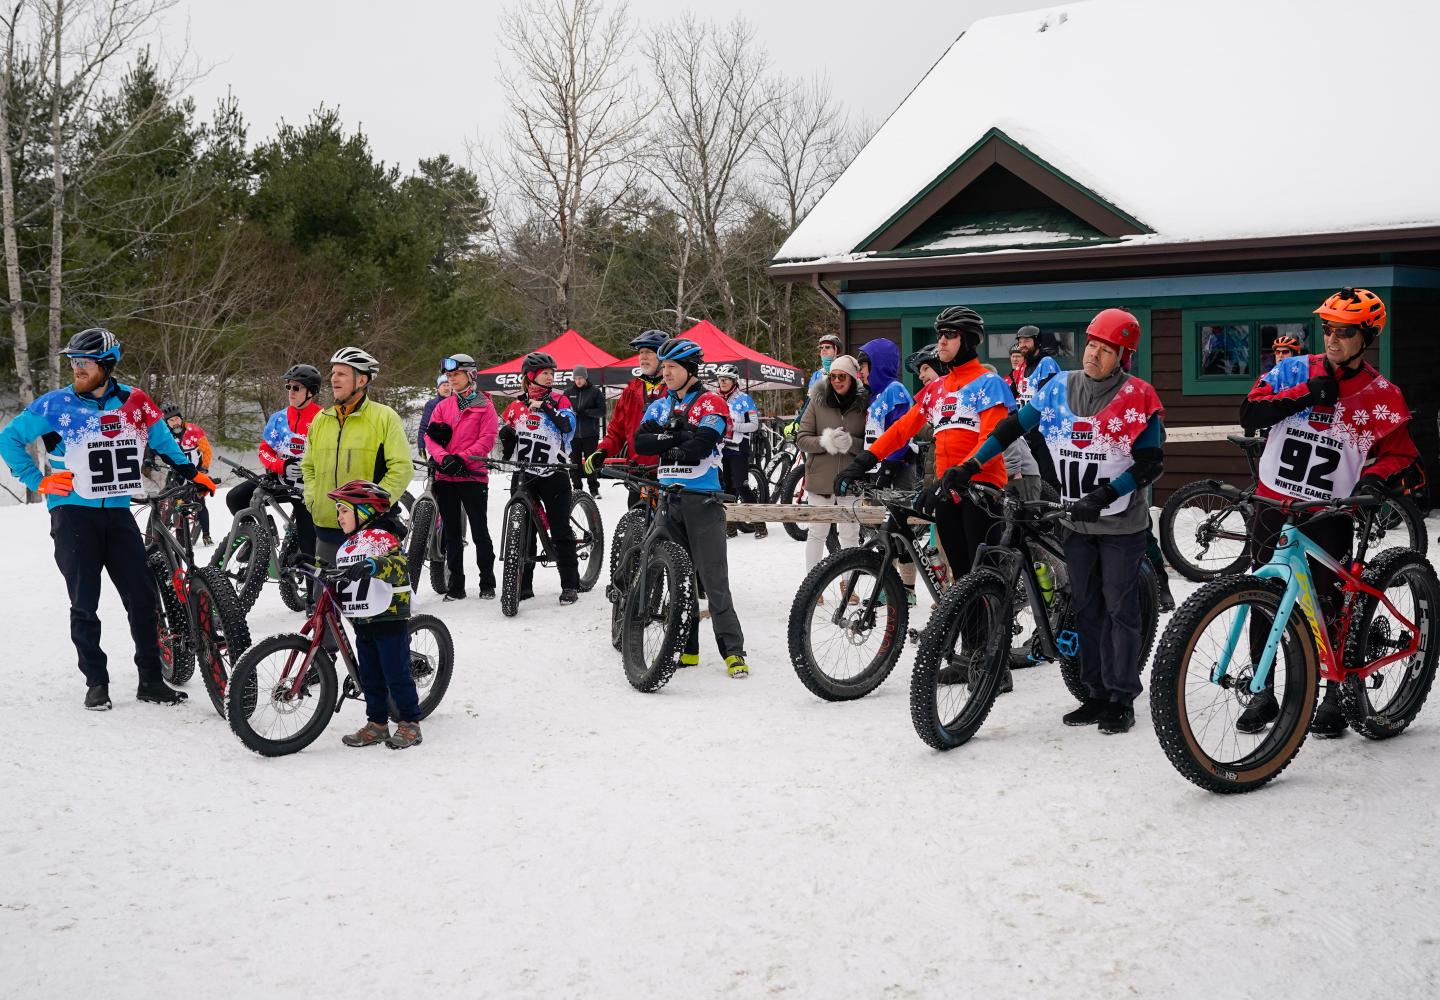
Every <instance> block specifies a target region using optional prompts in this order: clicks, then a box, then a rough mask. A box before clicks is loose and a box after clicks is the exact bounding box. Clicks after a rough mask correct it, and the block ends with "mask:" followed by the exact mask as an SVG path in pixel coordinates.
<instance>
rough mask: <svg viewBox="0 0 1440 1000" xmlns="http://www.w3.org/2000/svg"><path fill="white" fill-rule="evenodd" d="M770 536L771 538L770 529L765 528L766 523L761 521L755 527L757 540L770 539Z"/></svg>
mask: <svg viewBox="0 0 1440 1000" xmlns="http://www.w3.org/2000/svg"><path fill="white" fill-rule="evenodd" d="M769 536H770V529H769V528H767V527H766V526H765V522H764V521H761V522H760V523H759V524H757V525H755V537H756V538H768V537H769Z"/></svg>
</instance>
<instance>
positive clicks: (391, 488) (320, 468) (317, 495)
mask: <svg viewBox="0 0 1440 1000" xmlns="http://www.w3.org/2000/svg"><path fill="white" fill-rule="evenodd" d="M379 373H380V363H379V362H378V361H376V360H375V358H374V357H372V356H371V355H370V354H369V353H367V352H366V351H362V350H361V349H360V348H358V347H342V348H341V349H340V350H338V351H336V352H335V356H334V357H332V358H331V359H330V391H331V392H332V393H333V394H334V396H335V405H333V406H331V407H328V408H327V409H324V410H321V411H320V412H319V413H317V414H316V415H315V419H314V420H313V421H311V423H310V431H309V433H308V434H307V435H306V439H305V456H304V458H302V459H301V461H300V470H301V474H302V475H303V476H304V480H305V507H306V508H307V509H308V510H309V511H310V516H311V517H312V518H314V520H315V555H316V557H317V558H318V559H319V560H320V561H321V562H326V563H328V562H331V561H332V560H333V559H334V556H335V550H336V549H337V548H338V547H339V546H340V544H341V543H342V542H343V541H344V540H345V533H344V532H343V531H341V530H340V522H339V520H338V519H337V518H336V516H335V504H334V503H333V502H332V501H331V500H330V499H329V496H328V494H329V493H330V491H331V490H334V489H337V488H339V487H340V486H342V485H343V484H345V483H348V482H350V481H351V480H354V479H366V480H369V481H370V482H373V483H378V484H379V485H380V486H382V487H384V489H385V490H386V491H387V492H388V493H389V494H390V497H391V500H392V501H393V502H395V503H397V504H398V503H399V502H400V494H401V493H403V492H405V487H407V486H408V485H410V480H411V478H412V477H413V475H414V469H413V468H412V466H411V464H410V459H411V454H410V442H409V441H408V440H407V439H406V437H405V425H404V424H403V423H401V421H400V416H399V414H397V413H396V412H395V411H394V410H392V409H390V407H388V406H385V405H384V404H382V403H377V402H375V401H374V400H372V399H370V398H369V397H368V396H367V395H366V389H367V388H368V387H369V385H370V380H371V379H373V378H374V377H375V376H376V375H378V374H379Z"/></svg>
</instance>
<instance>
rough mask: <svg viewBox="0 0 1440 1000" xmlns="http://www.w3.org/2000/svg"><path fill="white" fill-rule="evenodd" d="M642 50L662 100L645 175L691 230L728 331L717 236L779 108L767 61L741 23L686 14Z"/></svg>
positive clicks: (733, 217)
mask: <svg viewBox="0 0 1440 1000" xmlns="http://www.w3.org/2000/svg"><path fill="white" fill-rule="evenodd" d="M644 50H645V55H646V57H647V59H648V60H649V62H650V68H651V71H652V75H653V77H654V82H655V86H656V88H657V90H658V92H659V94H660V102H659V110H658V113H657V115H656V116H655V119H656V120H655V122H654V128H653V129H652V132H651V137H650V142H649V144H648V145H649V148H650V150H651V152H652V157H651V159H650V169H651V173H652V174H653V176H654V177H655V180H656V182H657V183H659V185H660V186H661V187H662V188H663V189H664V191H665V192H666V194H667V195H668V196H669V197H670V199H671V200H672V201H673V202H674V204H675V206H676V207H677V208H678V209H679V211H680V212H681V214H682V215H683V216H684V218H685V220H686V223H687V225H688V226H689V227H690V228H691V230H692V232H693V235H694V238H695V243H696V244H697V245H698V248H699V250H700V252H701V253H702V255H703V256H704V257H705V260H706V266H707V270H708V271H709V274H710V280H711V281H712V283H713V284H714V286H715V290H716V291H717V293H718V294H719V296H720V302H721V308H722V309H723V311H724V315H725V324H726V326H727V328H729V327H731V326H733V325H734V323H735V315H736V302H735V294H734V291H733V289H732V288H731V283H730V279H729V277H728V276H727V274H726V266H725V264H726V255H725V245H724V239H723V236H724V233H725V230H726V228H727V227H728V226H730V225H732V224H734V223H735V222H736V221H737V216H738V212H739V210H740V208H741V205H740V197H739V195H740V193H741V188H742V181H743V174H744V170H745V168H746V166H747V165H748V163H749V160H750V156H751V153H752V151H753V150H754V147H755V143H756V142H757V140H758V139H759V136H760V132H761V129H763V128H764V127H765V125H766V124H767V123H768V122H769V121H770V118H771V116H772V115H773V114H774V108H775V105H776V102H777V100H778V95H777V94H776V93H775V92H774V91H773V90H772V89H771V87H770V81H768V80H767V77H766V70H767V67H768V64H769V57H768V56H767V55H766V53H765V50H764V49H763V48H762V47H760V45H759V44H758V43H757V42H756V41H755V29H754V27H753V26H752V25H751V24H750V23H749V22H748V21H746V20H745V19H744V18H740V17H737V18H735V20H733V21H731V22H730V23H729V24H727V25H723V26H721V25H716V24H714V23H712V22H708V21H700V20H698V19H697V18H696V17H695V16H694V15H693V14H690V13H686V14H683V15H681V16H680V17H679V18H678V19H677V20H675V21H671V22H669V23H668V24H664V25H661V26H660V27H657V28H655V29H653V30H652V31H651V32H650V33H649V34H648V35H647V36H646V39H645V45H644ZM682 273H683V270H682ZM680 291H683V289H681V290H680ZM677 298H683V295H680V294H677ZM678 308H679V305H678V304H677V310H678Z"/></svg>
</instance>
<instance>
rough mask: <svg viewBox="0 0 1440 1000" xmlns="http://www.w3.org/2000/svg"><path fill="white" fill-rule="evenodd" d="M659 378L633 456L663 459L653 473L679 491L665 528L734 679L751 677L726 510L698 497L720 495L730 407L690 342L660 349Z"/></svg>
mask: <svg viewBox="0 0 1440 1000" xmlns="http://www.w3.org/2000/svg"><path fill="white" fill-rule="evenodd" d="M658 353H659V356H660V375H661V377H662V378H663V379H664V380H665V387H666V389H667V390H669V391H668V393H667V394H666V395H665V396H662V397H661V398H659V399H657V400H655V401H654V402H652V403H651V404H650V405H649V406H648V407H646V409H645V416H644V417H643V419H642V420H641V423H640V426H639V428H638V429H636V431H635V451H636V452H637V453H639V454H641V455H658V456H660V465H659V467H658V469H657V470H656V474H657V476H658V478H659V481H660V482H661V483H662V484H665V485H673V484H679V485H681V486H684V487H686V488H687V489H689V490H693V491H695V492H693V493H681V494H680V495H678V496H677V497H675V499H674V500H673V501H671V503H670V506H669V507H668V509H667V511H666V514H665V525H664V527H665V530H666V533H667V534H669V536H670V537H671V538H672V539H674V540H675V542H676V543H678V544H679V545H681V546H683V547H684V549H685V551H686V552H688V553H690V560H691V562H692V563H694V566H695V576H696V577H697V578H699V580H700V586H701V587H702V588H703V589H704V591H705V598H706V601H707V603H708V605H709V609H710V624H711V625H712V626H713V628H714V630H715V644H716V645H717V646H719V647H720V655H721V656H723V657H724V658H725V669H726V671H727V672H728V673H729V674H730V676H731V677H737V678H738V677H746V676H749V673H750V666H749V664H747V663H746V662H745V633H744V632H743V631H742V630H741V628H740V618H739V616H738V615H736V614H735V604H734V602H733V601H732V600H731V599H730V561H729V555H728V553H727V552H726V549H725V507H724V505H723V504H721V503H720V502H719V501H717V500H715V499H713V498H711V497H707V496H703V495H698V494H704V493H719V492H721V489H720V469H721V466H722V460H721V455H720V443H721V441H723V440H724V438H725V430H726V427H727V425H728V423H729V420H730V407H729V406H728V405H726V403H725V400H724V399H722V398H720V396H719V395H718V394H717V393H714V392H711V391H709V390H708V389H706V388H705V386H704V385H702V384H701V382H700V365H701V364H702V363H703V362H704V361H705V354H704V351H703V350H701V347H700V345H699V344H697V343H695V341H693V340H685V339H683V338H676V337H672V338H670V339H669V340H667V341H665V343H664V344H662V345H660V350H659V352H658ZM697 632H698V630H697V629H691V630H690V635H689V637H688V638H687V639H686V641H685V651H684V653H683V654H682V655H681V657H680V665H681V666H682V667H690V666H694V665H695V664H697V663H699V662H700V640H699V636H698V635H697Z"/></svg>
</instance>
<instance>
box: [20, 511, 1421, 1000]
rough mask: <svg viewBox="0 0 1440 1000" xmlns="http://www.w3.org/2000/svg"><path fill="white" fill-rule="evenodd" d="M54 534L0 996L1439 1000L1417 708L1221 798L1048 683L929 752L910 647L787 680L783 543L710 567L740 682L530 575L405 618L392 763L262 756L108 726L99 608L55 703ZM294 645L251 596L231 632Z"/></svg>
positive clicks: (204, 729)
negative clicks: (438, 626)
mask: <svg viewBox="0 0 1440 1000" xmlns="http://www.w3.org/2000/svg"><path fill="white" fill-rule="evenodd" d="M607 492H608V493H609V495H608V496H607V497H606V498H605V500H604V501H603V504H602V506H603V509H604V511H605V514H606V518H607V522H608V523H612V524H613V520H614V518H615V517H616V516H618V513H619V510H620V508H619V503H620V497H619V491H618V490H615V489H613V488H611V489H608V490H607ZM503 496H504V494H503V493H502V494H501V496H500V498H499V499H503ZM214 506H215V509H216V510H217V512H218V514H219V516H218V517H217V526H216V531H215V534H216V536H217V537H218V536H219V534H220V533H221V529H222V528H223V524H224V522H225V521H226V516H225V514H224V505H223V503H221V502H218V501H217V502H216V503H215V504H214ZM499 506H500V504H499V503H498V502H496V501H495V500H492V508H491V515H492V517H491V519H492V523H494V522H495V521H496V520H497V517H498V512H499V511H498V508H499ZM1434 526H1435V523H1434V522H1432V528H1433V527H1434ZM47 528H48V522H47V518H46V515H45V513H44V511H43V510H40V509H36V508H13V507H12V508H6V509H3V510H0V537H3V538H4V539H5V547H6V560H7V572H6V573H4V575H3V580H0V606H3V607H5V608H6V609H7V610H8V612H9V614H8V616H7V625H8V628H7V633H8V635H7V639H8V642H7V646H8V650H9V653H10V655H9V657H8V662H7V664H6V667H5V674H6V680H7V682H8V683H7V690H8V692H9V695H8V698H7V699H6V701H7V703H8V704H9V706H10V707H11V712H10V715H9V717H8V718H9V720H10V721H9V724H10V726H11V735H10V737H9V738H8V739H6V740H5V741H4V744H3V748H0V789H3V799H4V803H5V808H4V809H3V810H0V860H3V868H0V997H5V998H10V997H16V998H21V997H23V998H26V1000H31V998H34V1000H39V998H43V997H64V998H69V997H82V996H91V997H103V998H121V997H145V998H168V997H187V998H188V997H196V996H215V997H251V996H254V997H259V996H265V997H306V998H314V997H328V996H340V995H360V994H361V992H362V991H363V992H365V993H369V992H370V991H372V990H376V989H378V990H384V991H385V992H386V993H389V992H391V991H393V990H400V991H407V992H406V994H405V995H409V996H419V997H426V998H432V997H516V996H526V997H528V996H536V997H539V996H544V997H556V996H567V997H569V996H574V997H593V996H626V997H628V996H682V995H683V996H690V997H708V996H716V995H732V996H737V997H750V996H759V995H763V994H779V993H785V994H788V995H791V996H800V997H827V998H829V997H867V998H868V997H881V996H917V997H929V996H939V995H942V994H947V995H952V996H953V995H959V996H1002V995H1004V996H1065V997H1114V996H1119V995H1135V996H1166V997H1173V996H1185V997H1189V996H1197V997H1198V996H1205V997H1275V996H1304V995H1315V994H1318V993H1320V992H1321V991H1323V993H1324V994H1325V995H1343V996H1346V997H1347V998H1360V997H1387V998H1389V997H1421V996H1434V995H1436V989H1437V979H1440V933H1437V931H1436V926H1437V922H1440V920H1437V918H1440V888H1437V883H1440V879H1437V876H1440V854H1437V841H1440V833H1437V825H1440V824H1437V819H1440V816H1437V803H1440V776H1437V775H1440V769H1437V767H1436V763H1435V762H1436V751H1437V749H1440V725H1437V718H1440V708H1437V707H1436V706H1435V705H1433V704H1432V705H1431V706H1429V707H1428V708H1427V711H1426V712H1425V713H1424V714H1422V716H1421V718H1420V720H1419V721H1418V723H1417V724H1416V725H1415V726H1414V727H1413V728H1412V729H1411V731H1410V732H1409V733H1408V734H1406V735H1405V736H1403V737H1402V738H1400V739H1398V740H1395V741H1392V742H1389V743H1368V742H1366V741H1364V740H1362V739H1359V738H1357V737H1355V736H1353V735H1351V736H1349V737H1347V738H1346V739H1344V740H1340V741H1334V742H1328V743H1327V742H1321V741H1312V742H1307V743H1306V745H1305V747H1304V748H1303V750H1302V751H1301V755H1300V757H1299V758H1298V759H1297V760H1296V762H1295V763H1294V764H1292V765H1291V767H1290V768H1289V769H1288V770H1287V771H1286V772H1285V774H1284V775H1283V777H1282V778H1280V779H1279V780H1277V781H1276V782H1274V783H1273V784H1272V785H1271V786H1269V787H1267V788H1265V789H1263V790H1261V791H1259V792H1257V793H1255V794H1252V795H1247V796H1238V797H1220V796H1214V795H1210V794H1207V793H1205V792H1202V791H1200V790H1198V789H1196V788H1195V787H1193V786H1192V785H1190V784H1189V783H1188V782H1186V781H1184V780H1182V779H1181V778H1180V777H1179V776H1178V775H1177V774H1176V772H1175V771H1174V770H1172V769H1171V767H1170V765H1169V763H1168V762H1167V761H1166V759H1165V757H1164V755H1163V753H1162V752H1161V750H1160V748H1159V746H1158V744H1157V743H1156V741H1155V739H1154V736H1153V733H1152V730H1151V727H1150V722H1149V718H1148V711H1147V709H1146V707H1145V702H1144V701H1143V700H1142V701H1141V702H1140V703H1139V704H1138V705H1137V708H1140V709H1141V711H1140V719H1139V723H1138V725H1137V726H1136V728H1135V730H1134V731H1133V732H1132V733H1130V734H1129V735H1126V736H1120V737H1113V738H1105V737H1101V736H1100V735H1099V734H1098V733H1097V732H1096V731H1095V730H1094V729H1066V728H1065V727H1064V726H1062V725H1060V722H1059V716H1060V715H1061V713H1062V712H1064V711H1066V710H1067V708H1068V707H1069V700H1068V698H1067V696H1066V694H1065V691H1064V688H1063V685H1062V684H1061V683H1060V680H1059V678H1058V676H1056V675H1055V674H1054V673H1053V672H1052V671H1051V670H1046V669H1043V668H1042V669H1037V670H1032V671H1026V672H1023V673H1019V674H1017V675H1016V691H1015V693H1014V694H1012V695H1007V696H1004V697H1003V698H1002V700H1001V701H1000V702H999V703H998V705H997V707H996V709H995V711H994V713H993V714H992V715H991V718H990V721H989V722H988V723H987V725H986V726H985V728H984V729H983V730H982V731H981V733H980V735H979V736H977V737H976V738H975V739H974V740H973V741H972V742H971V743H970V744H968V745H967V746H965V747H963V748H961V749H960V750H958V751H955V752H953V753H949V754H938V753H935V752H932V751H930V750H928V749H927V748H926V747H925V746H924V745H923V744H921V742H920V741H919V740H918V739H917V738H916V736H915V734H914V732H913V731H912V729H911V726H910V721H909V713H908V707H907V686H908V679H909V664H910V659H911V658H910V656H909V655H908V654H907V656H906V657H905V659H903V660H902V661H901V664H900V666H899V667H897V669H896V671H895V674H894V675H893V676H892V677H891V679H890V680H889V681H887V683H886V684H885V686H884V687H882V688H881V689H880V690H879V691H877V692H876V693H875V694H874V695H872V696H871V697H869V698H867V699H865V700H863V701H860V702H856V703H851V704H844V705H830V704H825V703H822V702H820V701H818V700H816V699H815V698H814V697H812V696H811V695H810V694H808V693H807V692H806V691H805V689H804V688H803V687H801V685H800V683H799V682H798V681H797V680H796V678H795V676H794V675H793V673H792V671H791V669H790V668H789V666H788V665H787V664H786V661H785V642H784V626H785V617H786V613H787V611H788V608H789V604H790V600H791V598H792V596H793V593H794V588H795V586H796V584H797V583H798V582H799V579H800V577H801V575H802V566H801V563H802V546H801V545H799V544H798V543H796V542H793V541H791V540H790V539H789V538H787V537H786V536H785V535H784V534H783V533H780V532H776V533H775V534H772V535H771V536H770V538H769V539H767V540H764V541H756V540H754V539H751V538H748V537H743V536H742V537H741V538H740V539H739V540H738V541H737V542H736V543H735V544H734V545H733V547H732V549H731V571H732V577H733V578H734V579H735V580H736V581H737V583H736V586H735V597H736V603H737V605H738V607H739V611H740V614H741V617H742V621H743V623H744V625H745V628H746V633H747V639H748V642H747V646H748V649H749V651H750V654H751V656H750V659H751V664H752V669H753V671H754V673H753V674H752V675H751V677H750V679H749V680H748V681H732V680H729V679H728V678H727V677H726V676H725V674H724V671H723V667H722V665H721V663H720V661H719V657H718V656H717V655H716V653H715V650H714V646H713V642H712V641H711V638H710V635H709V631H708V625H707V626H706V634H705V643H704V647H703V649H704V654H705V659H704V662H703V664H702V667H701V668H700V669H698V670H691V671H688V672H683V673H681V674H680V675H678V676H677V677H676V679H675V680H674V681H673V682H672V683H671V684H670V685H669V686H668V687H667V688H665V689H664V691H663V692H661V693H660V694H657V695H651V696H646V695H641V694H638V693H637V692H635V691H634V690H632V689H631V688H630V687H629V685H628V684H626V682H625V680H624V677H623V675H622V673H621V669H620V664H619V657H618V654H616V653H614V652H613V651H612V650H611V648H610V646H609V643H608V641H607V640H608V633H607V618H606V611H607V606H606V604H605V602H604V599H603V597H602V596H601V594H600V593H599V592H594V593H591V594H588V595H585V596H583V597H582V599H581V602H580V604H579V605H578V606H576V607H574V608H562V607H560V606H558V604H556V601H555V598H556V595H557V593H558V585H557V581H556V578H555V577H554V575H553V573H549V572H548V571H544V570H542V571H541V572H540V574H539V576H538V578H537V589H538V591H539V593H538V596H537V597H536V599H535V600H533V601H530V602H527V603H525V604H524V605H522V609H521V613H520V616H519V617H518V618H516V619H510V620H507V619H504V618H502V617H501V616H500V611H499V608H498V607H497V605H496V604H495V603H492V602H480V601H478V600H471V601H467V602H465V603H463V604H459V605H443V606H442V605H441V604H440V601H439V599H438V597H436V596H435V595H433V594H431V593H430V592H429V591H428V589H427V590H425V591H424V592H423V593H422V596H421V597H420V598H419V599H418V602H417V606H418V607H419V608H420V609H423V610H425V611H430V612H436V613H439V614H441V615H442V616H443V617H444V618H445V619H446V621H447V623H448V624H449V626H450V628H451V630H452V632H453V633H454V635H455V638H456V645H457V652H458V663H457V668H456V674H455V681H454V683H453V685H452V687H451V689H450V693H449V695H448V696H447V698H446V701H445V703H444V704H443V705H442V706H441V707H440V709H439V711H438V712H437V713H436V714H435V715H434V716H433V717H432V718H431V719H430V721H428V722H427V723H426V725H425V737H426V741H425V744H424V745H423V746H421V747H419V748H417V749H415V750H412V751H409V752H405V753H394V752H390V751H387V750H384V749H375V750H369V751H366V752H359V751H354V750H349V749H346V748H344V747H342V746H341V745H340V743H339V738H340V735H341V734H342V733H343V732H345V731H347V730H349V729H353V728H355V727H356V726H358V725H359V724H360V722H361V721H362V718H363V715H362V712H361V709H360V707H359V706H358V705H356V704H350V705H347V707H346V709H345V711H344V712H343V713H342V715H341V716H340V717H339V718H338V719H337V720H335V722H334V723H332V725H331V727H330V728H329V729H328V730H327V731H326V732H325V734H324V735H323V736H322V737H321V739H320V740H319V741H318V742H317V743H316V744H314V745H313V746H312V747H311V748H310V749H309V750H306V751H305V752H304V753H302V754H300V755H298V756H294V757H288V758H282V759H277V760H265V759H262V758H260V757H257V756H255V755H254V754H252V753H250V752H249V751H248V750H246V749H245V748H244V747H242V746H241V745H240V743H239V742H238V741H237V740H236V739H235V738H234V737H233V736H232V735H231V733H230V731H229V729H228V728H227V727H226V725H225V724H224V722H223V721H222V720H221V719H220V718H219V717H217V716H216V715H215V714H214V713H213V712H212V711H211V710H210V707H209V704H208V701H207V700H206V698H205V695H204V691H203V688H202V687H201V685H200V684H199V681H198V680H196V681H193V682H192V683H191V684H190V690H191V701H190V703H189V704H188V705H186V706H184V707H182V708H180V709H163V708H159V707H156V706H151V705H140V704H138V703H136V702H135V701H134V700H133V697H132V691H133V687H132V685H133V681H134V672H133V668H132V667H131V665H130V654H131V650H130V646H129V637H128V633H127V631H126V629H125V627H124V619H123V614H122V613H121V611H120V607H119V602H118V600H117V599H116V598H115V596H114V594H113V592H107V594H106V596H105V600H104V603H103V605H102V615H103V617H104V619H105V625H106V634H105V642H106V646H107V649H108V650H109V652H110V656H111V669H112V674H113V678H114V684H113V685H112V689H113V693H114V695H115V696H116V708H115V711H113V712H111V713H98V714H92V713H87V712H85V711H83V710H82V709H81V706H80V701H81V698H82V697H83V694H84V688H83V686H82V684H81V677H80V675H79V674H78V672H76V670H75V669H74V654H73V651H72V647H71V646H70V644H69V641H68V636H67V613H66V601H65V596H64V590H63V588H62V585H61V579H60V575H59V573H58V572H57V571H56V569H55V567H54V564H53V562H52V560H51V555H50V542H49V539H48V538H47V537H46V533H47ZM107 586H108V585H107ZM473 586H474V583H473V580H472V593H473ZM1188 589H1189V587H1188V585H1186V586H1184V587H1177V591H1179V592H1180V593H1184V592H1188ZM924 604H928V602H922V606H924ZM295 624H296V617H295V616H293V615H290V614H289V613H288V612H285V611H284V610H283V606H282V605H281V604H280V601H279V597H278V595H277V594H276V593H275V591H274V589H273V587H271V588H267V590H266V591H265V593H263V594H262V595H261V598H260V601H259V603H258V604H257V606H256V609H255V611H254V612H253V613H252V615H251V618H250V628H251V632H252V634H253V635H254V636H255V637H256V638H257V639H258V638H259V637H262V636H265V635H269V634H271V633H274V632H280V631H289V630H291V629H292V628H293V627H294V625H295Z"/></svg>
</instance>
